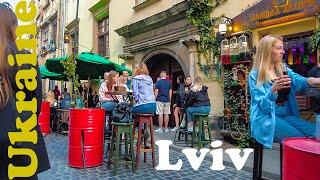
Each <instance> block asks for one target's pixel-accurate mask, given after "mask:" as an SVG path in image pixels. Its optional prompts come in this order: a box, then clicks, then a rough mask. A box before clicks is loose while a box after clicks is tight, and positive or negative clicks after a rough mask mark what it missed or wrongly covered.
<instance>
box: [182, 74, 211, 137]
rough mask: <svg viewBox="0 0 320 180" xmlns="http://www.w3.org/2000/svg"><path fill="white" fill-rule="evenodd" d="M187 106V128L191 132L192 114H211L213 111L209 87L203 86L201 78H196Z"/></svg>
mask: <svg viewBox="0 0 320 180" xmlns="http://www.w3.org/2000/svg"><path fill="white" fill-rule="evenodd" d="M186 106H187V111H186V112H187V121H188V124H187V128H188V131H189V132H192V131H193V119H192V114H194V113H201V114H209V113H210V110H211V104H210V99H209V96H208V87H207V86H204V85H202V79H201V77H196V78H195V80H194V85H193V87H192V88H191V91H190V93H189V95H188V97H187V99H186Z"/></svg>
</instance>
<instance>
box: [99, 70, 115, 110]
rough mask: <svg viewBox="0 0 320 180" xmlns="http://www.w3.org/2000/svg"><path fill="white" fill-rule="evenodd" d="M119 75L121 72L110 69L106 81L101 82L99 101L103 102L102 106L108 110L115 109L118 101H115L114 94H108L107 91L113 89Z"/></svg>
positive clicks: (106, 74)
mask: <svg viewBox="0 0 320 180" xmlns="http://www.w3.org/2000/svg"><path fill="white" fill-rule="evenodd" d="M118 76H119V73H118V72H116V71H110V72H109V73H105V77H104V80H105V81H104V82H102V83H101V85H100V88H99V101H100V103H101V108H102V109H104V110H106V111H108V112H112V111H113V109H114V107H115V105H116V102H115V101H114V99H113V98H112V96H110V95H108V94H107V92H110V91H112V90H113V88H114V86H115V84H116V79H117V78H118Z"/></svg>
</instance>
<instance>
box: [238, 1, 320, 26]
mask: <svg viewBox="0 0 320 180" xmlns="http://www.w3.org/2000/svg"><path fill="white" fill-rule="evenodd" d="M319 12H320V0H262V1H261V2H259V3H257V4H256V5H254V6H252V7H251V8H249V9H247V10H246V11H244V12H243V13H241V14H239V15H238V16H236V17H235V18H234V19H233V20H232V21H233V26H234V27H233V28H234V31H235V32H238V31H242V30H246V29H249V28H250V29H253V28H259V27H264V26H269V25H274V24H279V23H283V22H287V21H292V20H296V19H302V18H306V17H310V16H314V15H315V14H317V13H319Z"/></svg>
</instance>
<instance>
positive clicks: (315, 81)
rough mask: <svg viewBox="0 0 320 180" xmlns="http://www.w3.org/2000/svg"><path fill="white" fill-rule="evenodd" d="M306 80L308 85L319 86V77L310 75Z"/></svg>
mask: <svg viewBox="0 0 320 180" xmlns="http://www.w3.org/2000/svg"><path fill="white" fill-rule="evenodd" d="M307 81H308V84H309V85H310V86H316V87H320V78H314V77H310V78H308V80H307Z"/></svg>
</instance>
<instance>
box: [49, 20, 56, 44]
mask: <svg viewBox="0 0 320 180" xmlns="http://www.w3.org/2000/svg"><path fill="white" fill-rule="evenodd" d="M57 31H58V29H57V21H55V22H54V23H53V24H52V33H51V40H53V41H54V42H57V41H56V39H57Z"/></svg>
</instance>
